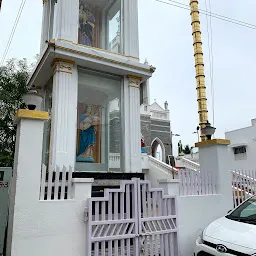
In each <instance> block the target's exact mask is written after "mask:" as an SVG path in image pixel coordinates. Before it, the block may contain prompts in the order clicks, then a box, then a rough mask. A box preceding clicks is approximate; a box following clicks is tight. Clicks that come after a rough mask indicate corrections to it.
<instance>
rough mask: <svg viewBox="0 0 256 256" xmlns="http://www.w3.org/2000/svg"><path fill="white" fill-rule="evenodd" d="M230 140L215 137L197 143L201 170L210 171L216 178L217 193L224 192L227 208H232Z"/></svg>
mask: <svg viewBox="0 0 256 256" xmlns="http://www.w3.org/2000/svg"><path fill="white" fill-rule="evenodd" d="M229 144H230V141H229V140H224V139H213V140H207V141H202V142H198V143H196V145H195V146H196V147H198V148H199V163H200V171H201V172H209V173H211V174H212V177H213V178H214V179H215V180H216V184H217V187H216V189H217V193H218V194H222V195H223V196H224V198H225V200H226V201H227V202H226V203H227V210H230V209H232V208H233V207H232V185H231V184H232V183H231V182H232V180H231V179H232V177H231V173H230V170H229V162H228V161H229V158H228V145H229Z"/></svg>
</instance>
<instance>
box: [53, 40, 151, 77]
mask: <svg viewBox="0 0 256 256" xmlns="http://www.w3.org/2000/svg"><path fill="white" fill-rule="evenodd" d="M55 48H56V49H60V50H64V51H68V52H73V53H77V54H80V55H84V56H87V57H91V58H93V59H99V60H104V61H108V62H111V63H115V64H118V65H122V66H126V67H130V68H134V69H138V70H143V71H146V72H149V73H153V70H150V69H147V68H141V67H138V66H134V65H131V64H128V63H124V62H121V61H116V60H111V59H108V58H105V57H101V56H96V55H94V54H90V53H85V52H80V51H77V50H73V49H70V48H66V47H62V46H59V45H55Z"/></svg>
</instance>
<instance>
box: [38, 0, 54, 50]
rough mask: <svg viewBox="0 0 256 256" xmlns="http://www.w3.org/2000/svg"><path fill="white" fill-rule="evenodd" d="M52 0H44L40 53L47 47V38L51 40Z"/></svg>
mask: <svg viewBox="0 0 256 256" xmlns="http://www.w3.org/2000/svg"><path fill="white" fill-rule="evenodd" d="M50 4H51V3H50V0H43V16H42V29H41V46H40V53H42V52H43V50H44V48H45V47H46V43H45V41H46V40H49V38H48V34H49V27H50V24H49V12H50Z"/></svg>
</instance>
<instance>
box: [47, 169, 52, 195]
mask: <svg viewBox="0 0 256 256" xmlns="http://www.w3.org/2000/svg"><path fill="white" fill-rule="evenodd" d="M52 174H53V167H52V166H50V167H49V170H48V187H47V200H51V196H52Z"/></svg>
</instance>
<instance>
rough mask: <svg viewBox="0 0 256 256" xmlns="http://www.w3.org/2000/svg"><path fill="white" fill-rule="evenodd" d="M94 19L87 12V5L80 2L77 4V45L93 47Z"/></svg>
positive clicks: (88, 11)
mask: <svg viewBox="0 0 256 256" xmlns="http://www.w3.org/2000/svg"><path fill="white" fill-rule="evenodd" d="M95 21H96V20H95V17H94V16H93V14H92V13H91V11H90V10H89V5H88V3H86V2H84V1H80V4H79V39H78V41H79V43H80V44H84V45H88V46H93V45H92V43H93V30H94V26H95Z"/></svg>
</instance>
